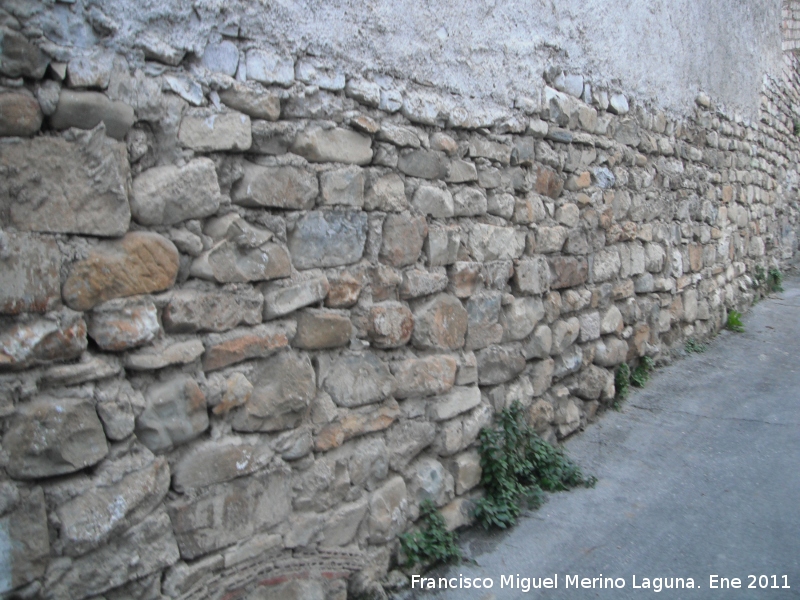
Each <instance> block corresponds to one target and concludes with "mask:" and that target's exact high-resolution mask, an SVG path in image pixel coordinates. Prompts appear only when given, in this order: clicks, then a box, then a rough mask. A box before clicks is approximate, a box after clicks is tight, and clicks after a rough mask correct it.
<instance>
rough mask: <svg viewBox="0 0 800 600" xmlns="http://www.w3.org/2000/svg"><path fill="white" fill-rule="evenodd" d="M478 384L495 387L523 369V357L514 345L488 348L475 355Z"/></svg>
mask: <svg viewBox="0 0 800 600" xmlns="http://www.w3.org/2000/svg"><path fill="white" fill-rule="evenodd" d="M477 357H478V382H479V383H480V384H481V385H496V384H498V383H504V382H506V381H510V380H512V379H514V377H516V376H517V375H519V374H520V373H522V371H523V370H524V369H525V357H524V356H522V352H521V349H520V348H519V347H518V346H515V345H509V346H497V345H495V346H489V347H488V348H484V349H483V350H481V351H480V352H478V353H477Z"/></svg>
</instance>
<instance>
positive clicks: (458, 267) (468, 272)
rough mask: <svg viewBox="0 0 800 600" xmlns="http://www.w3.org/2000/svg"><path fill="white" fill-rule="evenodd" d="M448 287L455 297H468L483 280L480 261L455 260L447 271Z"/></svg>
mask: <svg viewBox="0 0 800 600" xmlns="http://www.w3.org/2000/svg"><path fill="white" fill-rule="evenodd" d="M447 277H448V279H449V284H448V287H449V289H450V291H451V292H452V293H453V294H454V295H455V296H456V297H457V298H469V297H470V296H471V295H472V294H474V293H475V291H476V290H477V289H478V286H479V285H480V284H481V283H482V282H483V270H482V268H481V264H480V263H476V262H461V261H456V263H455V264H453V265H452V266H451V267H450V268H449V269H448V273H447Z"/></svg>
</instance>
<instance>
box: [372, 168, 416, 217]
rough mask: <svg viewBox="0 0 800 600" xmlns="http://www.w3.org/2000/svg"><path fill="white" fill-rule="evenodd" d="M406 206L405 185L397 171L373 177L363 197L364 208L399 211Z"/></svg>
mask: <svg viewBox="0 0 800 600" xmlns="http://www.w3.org/2000/svg"><path fill="white" fill-rule="evenodd" d="M407 208H408V199H407V198H406V192H405V185H404V184H403V180H402V178H401V177H400V176H399V175H398V174H397V173H387V174H386V175H382V176H380V177H378V178H377V179H375V180H374V181H373V182H372V184H371V185H370V186H369V189H368V190H367V195H366V198H365V199H364V209H365V210H382V211H385V212H401V211H404V210H406V209H407Z"/></svg>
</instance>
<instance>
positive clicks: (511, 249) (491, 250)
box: [467, 223, 525, 262]
mask: <svg viewBox="0 0 800 600" xmlns="http://www.w3.org/2000/svg"><path fill="white" fill-rule="evenodd" d="M467 249H468V250H469V253H470V254H471V255H472V257H473V258H474V259H475V260H476V261H478V262H487V261H493V260H511V259H515V258H519V257H520V256H522V253H523V251H524V250H525V234H524V233H522V232H518V231H516V230H515V229H514V228H513V227H497V226H495V225H484V224H483V223H478V224H475V225H473V226H472V229H471V230H470V233H469V238H468V239H467Z"/></svg>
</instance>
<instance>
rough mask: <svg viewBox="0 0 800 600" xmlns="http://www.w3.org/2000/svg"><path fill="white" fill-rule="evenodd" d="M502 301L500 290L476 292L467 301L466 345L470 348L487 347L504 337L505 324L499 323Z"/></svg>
mask: <svg viewBox="0 0 800 600" xmlns="http://www.w3.org/2000/svg"><path fill="white" fill-rule="evenodd" d="M501 303H502V297H501V294H500V292H484V293H480V294H476V295H474V296H472V297H471V298H470V299H469V300H468V301H467V315H468V317H469V322H468V324H467V340H466V347H467V348H468V349H469V350H477V349H478V348H485V347H487V346H490V345H491V344H496V343H498V342H499V341H500V340H501V339H502V338H503V326H502V325H500V323H499V321H500V310H501Z"/></svg>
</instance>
